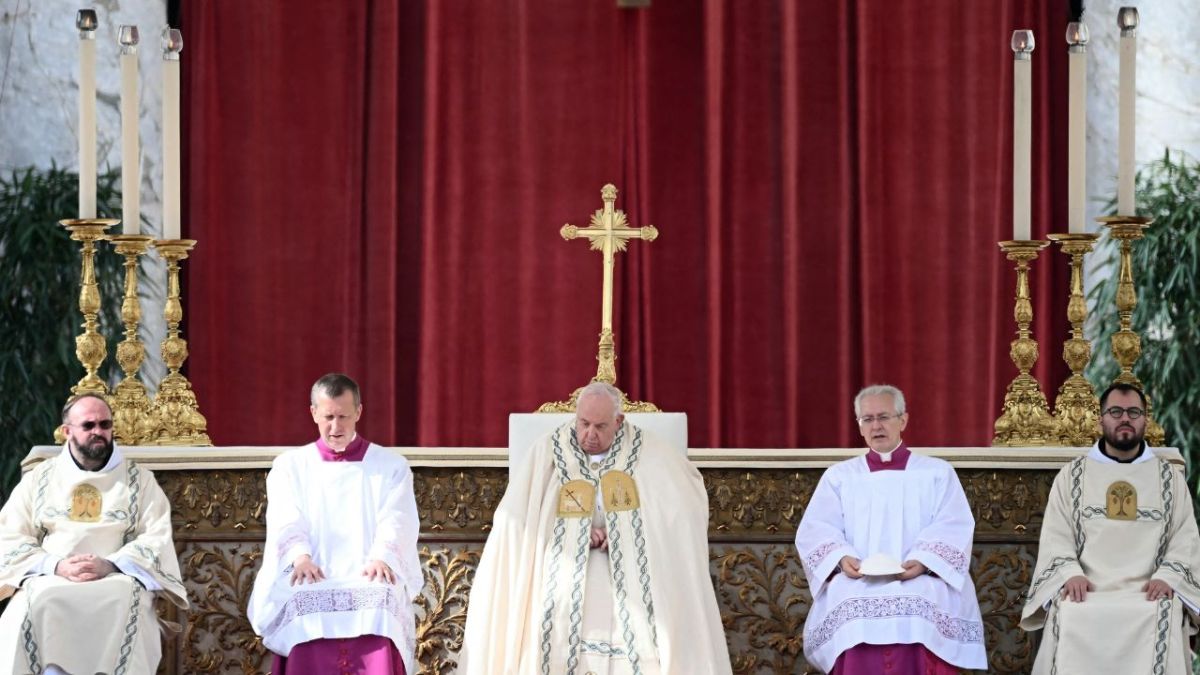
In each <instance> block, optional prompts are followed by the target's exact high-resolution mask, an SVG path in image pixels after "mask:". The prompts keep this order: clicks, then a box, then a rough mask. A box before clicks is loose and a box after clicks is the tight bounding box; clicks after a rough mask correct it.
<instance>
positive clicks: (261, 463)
mask: <svg viewBox="0 0 1200 675" xmlns="http://www.w3.org/2000/svg"><path fill="white" fill-rule="evenodd" d="M39 450H42V451H43V452H50V451H54V450H56V448H55V449H49V448H47V449H45V450H43V449H41V448H39V449H36V450H35V453H34V454H33V455H31V460H36V455H37V454H38V451H39ZM400 451H401V452H403V453H404V454H406V455H407V456H408V457H409V460H410V462H411V463H412V464H413V467H414V472H415V476H416V480H415V490H416V498H417V504H418V508H419V511H420V517H421V535H420V543H419V546H420V551H421V561H422V564H423V565H424V568H425V578H426V585H425V589H424V592H423V593H422V595H421V597H420V599H419V601H418V607H417V622H418V628H417V660H418V662H419V663H420V666H421V671H420V672H421V673H427V674H443V673H445V674H449V673H453V672H454V671H455V658H456V654H457V652H458V649H459V647H460V645H461V644H462V629H463V621H464V618H465V616H466V600H467V595H468V591H469V589H470V585H471V577H472V574H473V571H474V568H475V565H476V563H477V562H478V560H479V552H480V550H481V549H482V547H483V542H484V541H485V539H486V537H487V533H488V528H489V524H490V522H491V519H492V513H493V511H494V509H495V508H496V505H497V504H498V503H499V501H500V498H501V496H502V495H503V494H504V487H505V484H506V480H507V473H508V470H507V468H506V465H505V456H504V454H503V452H502V451H499V450H466V449H441V450H439V449H401V450H400ZM126 452H127V454H128V455H129V456H130V457H131V458H134V459H135V460H138V461H140V462H142V464H143V465H144V466H147V467H149V468H151V469H153V470H154V471H155V474H156V476H157V477H158V480H159V482H160V484H161V485H162V486H163V488H164V490H165V491H166V493H167V496H168V497H169V498H170V500H171V504H172V508H173V520H174V529H175V544H176V548H177V549H178V551H179V558H180V566H181V569H182V570H183V575H184V582H185V584H186V585H187V588H188V593H189V596H190V598H191V601H192V607H191V609H190V610H189V611H188V612H187V614H186V616H179V615H178V613H177V611H176V610H175V608H174V607H166V606H164V607H162V608H160V610H161V611H163V612H164V614H166V615H167V617H168V618H169V619H171V620H175V621H179V622H180V623H182V625H183V633H182V634H181V635H180V636H177V637H175V638H172V639H171V640H170V641H169V642H168V644H167V645H166V648H165V651H164V657H163V664H162V667H161V668H160V672H162V673H171V674H175V673H187V674H188V675H191V674H193V673H247V674H249V673H262V672H267V667H268V665H269V660H268V659H267V653H266V651H265V650H264V648H263V646H262V644H261V643H260V642H259V641H258V640H257V639H256V638H255V636H254V634H253V633H252V632H251V630H250V625H249V623H248V622H247V621H246V618H245V607H246V601H247V599H248V598H249V594H250V588H251V585H252V582H253V579H254V574H255V572H256V571H257V568H258V564H259V558H260V556H261V554H262V544H263V539H264V535H265V515H266V502H265V499H266V483H265V478H266V468H267V467H268V466H269V464H270V460H271V458H272V457H273V456H274V454H275V452H274V450H264V449H255V448H244V449H228V448H208V449H199V448H196V449H187V448H180V449H178V450H166V449H161V448H154V449H151V448H145V449H141V448H129V449H126ZM926 452H929V454H934V455H937V456H941V457H944V458H946V459H948V460H950V461H951V462H952V463H954V464H955V466H956V468H957V470H958V474H959V477H960V479H961V481H962V483H963V487H964V489H965V490H966V493H967V497H968V499H969V500H970V502H971V505H972V509H973V511H974V514H975V519H976V534H975V552H974V556H973V560H972V567H971V573H972V575H973V576H974V579H975V584H976V587H977V589H978V592H979V602H980V606H981V608H982V610H983V616H984V622H985V625H986V640H987V646H988V651H989V662H990V672H993V673H1024V672H1029V670H1030V668H1031V666H1032V663H1033V656H1034V653H1035V638H1034V637H1033V636H1031V635H1029V634H1027V633H1025V632H1023V631H1021V630H1020V629H1019V628H1018V627H1017V621H1018V617H1019V612H1020V607H1021V601H1022V596H1023V594H1024V592H1025V590H1026V589H1027V588H1028V586H1029V574H1030V570H1031V569H1032V565H1033V563H1034V560H1035V558H1036V556H1037V539H1038V533H1039V530H1040V526H1041V518H1042V510H1043V506H1044V504H1045V501H1046V497H1047V494H1048V493H1049V488H1050V484H1051V481H1052V480H1053V478H1054V474H1055V472H1056V471H1057V469H1058V468H1059V467H1060V466H1062V464H1064V463H1065V462H1066V461H1067V459H1068V458H1070V457H1073V456H1075V455H1076V454H1077V453H1078V452H1080V450H1079V449H1074V448H1069V449H1068V448H1064V449H1052V448H1039V449H1037V450H1028V449H1011V448H978V449H960V450H929V451H926ZM852 454H856V451H841V450H829V451H825V450H812V451H795V450H789V451H782V450H741V451H735V450H723V451H716V450H694V451H693V452H692V453H691V456H692V459H693V461H695V462H696V463H697V465H698V466H699V467H700V469H701V473H702V474H703V475H704V480H705V484H706V485H707V488H708V495H709V559H710V565H711V573H712V576H713V578H714V580H715V582H716V588H717V600H718V603H719V604H720V607H721V615H722V620H723V623H724V626H725V631H726V636H727V639H728V641H729V652H730V656H731V657H732V659H733V666H734V672H735V673H754V674H763V675H765V674H790V673H806V672H815V671H811V670H810V669H809V668H808V666H807V664H806V663H805V661H804V656H803V645H802V641H801V635H802V633H803V625H804V618H805V616H806V614H807V612H808V608H809V597H808V592H807V584H806V583H805V580H804V575H803V571H802V569H801V567H800V564H799V561H798V560H797V558H796V553H795V549H794V548H793V544H792V540H793V538H794V536H795V531H796V525H797V523H798V522H799V520H800V517H801V515H802V514H803V511H804V507H805V504H806V503H807V500H808V496H809V495H811V494H812V491H813V489H814V488H815V487H816V484H817V481H818V479H819V478H820V476H821V472H822V471H824V469H825V467H827V466H829V465H830V464H832V463H833V462H835V461H839V460H841V459H845V458H846V457H849V456H850V455H852Z"/></svg>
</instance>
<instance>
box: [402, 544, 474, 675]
mask: <svg viewBox="0 0 1200 675" xmlns="http://www.w3.org/2000/svg"><path fill="white" fill-rule="evenodd" d="M482 550H483V547H482V546H481V545H478V544H476V545H469V546H456V547H448V546H436V547H434V548H432V549H431V548H430V547H429V546H422V547H421V567H422V568H423V569H424V570H425V588H424V589H422V591H421V595H420V596H419V597H418V598H417V600H416V614H417V663H419V664H420V669H421V673H424V674H426V675H443V674H445V675H449V674H450V673H453V672H454V671H455V670H456V669H457V668H458V661H457V658H458V652H459V650H461V649H462V643H463V631H464V629H465V628H466V623H467V598H468V596H470V594H471V580H472V579H473V578H475V568H476V567H477V566H478V565H479V554H480V552H481V551H482Z"/></svg>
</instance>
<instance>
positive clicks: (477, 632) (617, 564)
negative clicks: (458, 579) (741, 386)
mask: <svg viewBox="0 0 1200 675" xmlns="http://www.w3.org/2000/svg"><path fill="white" fill-rule="evenodd" d="M620 411H621V396H620V392H619V391H617V390H616V388H615V387H612V386H611V385H608V384H605V383H602V382H594V383H592V384H589V385H588V386H586V387H584V388H583V390H582V391H581V392H580V395H579V399H578V402H577V409H576V416H575V420H574V422H571V423H567V424H565V425H563V426H561V427H559V428H558V429H556V430H555V431H553V432H551V433H550V434H549V435H547V436H546V437H544V438H543V439H541V440H540V441H539V442H537V443H536V444H535V445H534V447H533V449H532V451H531V455H530V457H529V458H528V460H527V461H524V462H522V463H521V464H520V465H517V466H514V467H512V473H511V475H510V479H509V484H508V489H507V491H506V492H505V493H504V498H503V499H502V500H501V502H500V505H499V506H498V507H497V508H496V515H495V520H494V523H493V529H492V533H491V535H489V536H488V541H487V544H486V546H485V547H484V550H483V555H482V557H481V559H480V561H479V567H478V568H477V570H476V573H475V580H474V582H473V584H472V587H471V598H470V602H469V604H468V607H467V625H466V636H465V638H464V640H463V649H462V652H461V653H460V655H459V672H460V673H466V674H467V675H532V674H534V673H551V674H553V675H563V674H564V673H570V674H574V675H585V674H587V673H592V674H594V675H625V674H627V673H641V674H644V675H657V674H660V673H661V674H664V675H666V674H671V675H674V674H679V675H685V674H686V675H705V674H707V673H721V674H725V673H729V672H730V663H729V653H728V650H727V648H726V645H725V635H724V632H723V630H722V628H721V618H720V613H719V611H718V609H717V602H716V596H715V593H714V591H713V585H712V580H711V578H710V577H709V573H708V536H707V534H708V496H707V493H706V492H705V490H704V483H703V481H702V480H701V478H700V472H699V471H697V470H696V468H695V467H693V466H692V465H691V464H690V463H689V462H688V460H687V457H686V456H685V455H684V454H683V453H682V452H681V451H680V449H679V448H673V447H670V446H668V445H666V444H664V443H663V442H662V441H660V440H658V439H657V438H655V437H652V436H650V435H649V434H648V433H646V432H645V431H643V430H642V429H640V428H638V427H635V426H633V425H631V424H629V423H627V422H625V419H624V416H623V415H621V414H620Z"/></svg>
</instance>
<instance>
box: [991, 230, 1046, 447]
mask: <svg viewBox="0 0 1200 675" xmlns="http://www.w3.org/2000/svg"><path fill="white" fill-rule="evenodd" d="M1049 244H1050V242H1048V241H1042V240H1019V241H1002V242H1000V249H1001V250H1002V251H1004V253H1005V254H1006V255H1007V257H1008V259H1009V260H1012V261H1013V262H1015V263H1016V264H1017V300H1016V305H1015V307H1014V309H1013V316H1014V317H1015V318H1016V320H1017V339H1015V340H1013V341H1012V343H1011V344H1010V347H1009V356H1010V357H1011V358H1012V361H1013V364H1015V365H1016V366H1017V370H1018V371H1019V373H1018V375H1017V377H1016V378H1015V379H1013V381H1012V382H1010V383H1009V385H1008V391H1007V393H1006V394H1005V395H1004V412H1003V413H1002V414H1001V415H1000V418H999V419H997V420H996V424H995V430H996V434H995V436H993V437H992V445H1008V446H1018V447H1019V446H1038V445H1050V444H1051V443H1053V442H1054V437H1055V428H1054V418H1052V417H1051V416H1050V410H1049V406H1048V405H1047V404H1046V397H1045V395H1043V394H1042V389H1041V386H1040V385H1039V384H1038V382H1037V380H1036V379H1034V377H1033V376H1032V375H1030V374H1029V371H1030V370H1031V369H1032V368H1033V364H1035V363H1037V358H1038V344H1037V341H1036V340H1034V339H1033V338H1032V337H1031V335H1032V334H1031V332H1030V330H1029V324H1030V323H1031V322H1032V321H1033V303H1032V302H1031V301H1030V299H1029V263H1030V262H1032V261H1033V260H1035V259H1036V258H1037V257H1038V252H1039V251H1041V250H1042V249H1043V248H1046V247H1047V246H1049Z"/></svg>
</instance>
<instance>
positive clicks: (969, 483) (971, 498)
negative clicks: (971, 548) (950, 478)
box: [958, 469, 1055, 542]
mask: <svg viewBox="0 0 1200 675" xmlns="http://www.w3.org/2000/svg"><path fill="white" fill-rule="evenodd" d="M1054 475H1055V474H1054V472H1051V471H1034V470H1029V471H992V470H988V469H962V470H959V472H958V478H959V480H960V481H961V482H962V486H963V492H965V493H966V495H967V501H968V502H970V504H971V511H972V512H973V515H974V516H975V536H976V540H977V541H978V540H979V539H980V538H981V537H982V538H987V539H992V540H994V539H996V538H997V537H1011V539H1010V540H1012V541H1034V542H1036V541H1037V537H1038V534H1039V533H1040V532H1041V524H1042V512H1043V510H1044V509H1045V507H1046V500H1047V499H1048V498H1049V496H1050V486H1051V485H1052V484H1053V483H1054Z"/></svg>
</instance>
